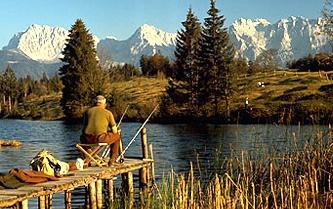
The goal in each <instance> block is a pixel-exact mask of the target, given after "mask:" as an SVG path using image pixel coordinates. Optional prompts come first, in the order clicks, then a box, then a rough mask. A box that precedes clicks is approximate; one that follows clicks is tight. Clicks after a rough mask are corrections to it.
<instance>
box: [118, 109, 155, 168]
mask: <svg viewBox="0 0 333 209" xmlns="http://www.w3.org/2000/svg"><path fill="white" fill-rule="evenodd" d="M157 107H158V105H156V107H155V108H154V109H153V111H152V112H151V113H150V114H149V116H148V117H147V119H146V120H145V122H143V124H142V125H141V126H140V128H139V129H138V130H137V132H136V133H135V135H134V137H133V138H132V139H131V141H130V142H129V143H128V145H127V146H126V147H125V149H124V150H123V151H122V152H121V153H120V155H119V157H118V158H117V160H116V162H119V161H120V160H121V159H123V156H124V154H125V152H126V151H127V149H128V148H129V147H130V146H131V144H132V143H133V142H134V141H135V139H136V137H137V136H138V135H139V133H140V131H141V130H142V129H143V127H144V126H145V125H146V124H147V122H148V120H149V119H150V118H151V116H152V115H153V113H154V112H155V111H156V110H157Z"/></svg>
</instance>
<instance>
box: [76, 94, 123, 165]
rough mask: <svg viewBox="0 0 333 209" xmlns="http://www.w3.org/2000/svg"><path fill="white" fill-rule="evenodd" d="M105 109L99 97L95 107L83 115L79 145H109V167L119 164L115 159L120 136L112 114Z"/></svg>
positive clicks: (104, 104) (104, 103) (104, 102)
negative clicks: (100, 143)
mask: <svg viewBox="0 0 333 209" xmlns="http://www.w3.org/2000/svg"><path fill="white" fill-rule="evenodd" d="M105 107H106V99H105V98H104V96H101V95H99V96H97V97H96V105H95V106H94V107H91V108H89V109H88V110H87V111H86V112H85V113H84V116H83V130H82V136H81V143H86V144H94V143H99V142H104V143H108V144H110V145H111V146H112V149H111V156H110V160H109V163H108V164H109V166H111V165H117V164H119V163H117V162H116V159H117V157H118V155H119V144H120V134H119V133H118V129H117V125H116V122H115V120H114V117H113V114H112V113H111V112H110V111H109V110H107V109H105ZM109 128H110V129H111V131H109Z"/></svg>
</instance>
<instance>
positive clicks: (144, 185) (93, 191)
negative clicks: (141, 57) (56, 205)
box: [0, 129, 154, 209]
mask: <svg viewBox="0 0 333 209" xmlns="http://www.w3.org/2000/svg"><path fill="white" fill-rule="evenodd" d="M141 142H142V154H143V155H142V156H140V157H135V158H134V157H132V158H125V161H124V163H122V164H121V165H118V166H111V167H102V168H100V167H88V168H85V169H83V170H81V171H80V170H77V171H73V172H71V173H72V175H71V176H66V177H61V178H59V180H58V181H49V182H45V183H39V184H34V185H27V186H23V187H20V188H18V189H5V190H0V208H6V207H13V208H18V209H27V208H28V201H29V199H31V198H35V197H37V198H38V208H39V209H51V208H52V195H54V194H55V193H64V194H65V195H64V198H65V206H64V208H66V209H70V208H71V192H72V191H73V190H75V189H77V188H79V187H85V188H86V197H87V198H86V204H87V207H89V208H90V209H102V208H103V202H105V200H106V199H107V200H108V201H110V203H112V201H113V199H114V192H113V190H114V189H113V185H114V184H113V178H114V177H116V176H119V175H121V176H122V181H123V183H122V184H123V186H124V190H125V193H126V195H128V197H129V199H134V186H133V183H134V182H133V172H134V171H138V172H139V185H140V186H139V187H140V193H142V194H144V193H146V192H147V189H148V187H149V179H150V172H149V170H152V175H154V169H153V165H154V160H153V153H152V146H151V145H150V152H151V153H150V158H149V155H148V145H147V136H146V130H145V129H143V131H142V133H141ZM103 181H104V182H105V183H106V185H108V189H107V192H106V194H103V192H102V190H103V189H102V187H103V186H102V185H103ZM103 195H104V196H103ZM106 197H107V198H106ZM103 199H104V201H103Z"/></svg>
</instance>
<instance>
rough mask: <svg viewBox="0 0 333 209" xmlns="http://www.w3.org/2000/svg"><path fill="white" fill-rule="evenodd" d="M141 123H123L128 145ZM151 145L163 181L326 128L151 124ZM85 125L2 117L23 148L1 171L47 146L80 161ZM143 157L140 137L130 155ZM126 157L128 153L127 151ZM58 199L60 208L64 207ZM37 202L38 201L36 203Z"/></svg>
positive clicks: (25, 162) (7, 154)
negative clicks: (172, 174) (167, 176)
mask: <svg viewBox="0 0 333 209" xmlns="http://www.w3.org/2000/svg"><path fill="white" fill-rule="evenodd" d="M140 125H141V124H140V123H123V124H122V125H121V130H122V137H123V144H124V146H126V145H127V144H128V143H129V141H130V139H132V137H133V136H134V135H135V133H136V131H137V130H138V128H139V127H140ZM146 127H147V135H148V143H151V144H153V149H154V157H155V161H156V163H155V172H156V178H157V181H158V180H159V179H161V177H162V176H163V174H166V173H167V172H168V171H170V170H171V169H174V170H175V171H176V172H184V171H188V168H189V162H191V161H192V162H194V163H195V164H198V163H199V164H200V165H201V166H203V167H205V166H207V165H209V162H210V161H212V160H213V156H214V155H215V154H216V153H218V157H219V158H221V159H223V158H226V157H230V156H232V155H237V154H239V153H241V152H242V151H246V152H249V153H252V154H255V155H258V156H259V155H260V153H270V152H284V151H285V150H286V149H288V147H290V146H293V145H294V144H295V142H301V143H302V142H304V141H307V140H309V139H311V138H313V136H314V135H315V134H316V133H317V131H318V130H319V129H320V130H323V129H326V128H328V127H326V126H311V125H307V126H277V125H260V124H256V125H214V124H198V125H188V124H147V125H146ZM81 128H82V126H81V125H68V124H64V123H63V122H61V121H24V120H0V138H1V139H18V140H20V141H21V142H23V146H22V147H21V148H9V147H8V148H1V149H0V172H8V170H10V169H11V168H21V169H30V166H29V161H30V160H31V159H32V158H33V157H34V156H35V155H36V154H37V153H38V152H39V151H40V150H41V149H43V148H44V149H47V150H48V151H50V152H51V153H53V154H54V155H55V156H56V158H57V159H59V160H62V161H69V160H74V161H75V159H76V158H77V157H79V153H78V152H77V151H76V148H75V144H76V143H78V142H79V136H80V133H81ZM126 154H127V155H129V156H135V155H136V156H141V141H140V136H139V137H137V139H136V141H135V142H134V143H133V144H132V145H131V147H130V148H129V149H128V152H127V153H126ZM125 156H126V155H125ZM57 198H58V199H59V201H60V199H61V198H60V197H55V200H54V201H55V203H54V207H55V208H61V207H62V206H63V205H62V204H61V203H59V204H57ZM73 199H74V200H73V206H74V208H75V207H76V206H77V207H78V205H80V204H83V200H82V198H79V195H78V197H75V196H74V197H73ZM31 204H34V203H31Z"/></svg>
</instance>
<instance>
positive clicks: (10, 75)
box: [2, 65, 18, 113]
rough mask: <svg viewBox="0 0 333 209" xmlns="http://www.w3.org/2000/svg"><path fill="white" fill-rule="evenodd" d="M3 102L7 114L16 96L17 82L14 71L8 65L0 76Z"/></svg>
mask: <svg viewBox="0 0 333 209" xmlns="http://www.w3.org/2000/svg"><path fill="white" fill-rule="evenodd" d="M2 82H3V83H2V85H3V86H2V88H3V92H4V94H3V96H4V98H3V100H4V103H5V104H7V107H8V112H9V113H10V112H12V106H13V104H15V101H16V99H17V96H18V82H17V78H16V75H15V72H14V70H13V69H12V68H11V67H10V66H9V65H8V66H7V68H6V70H5V71H4V73H3V74H2Z"/></svg>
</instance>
